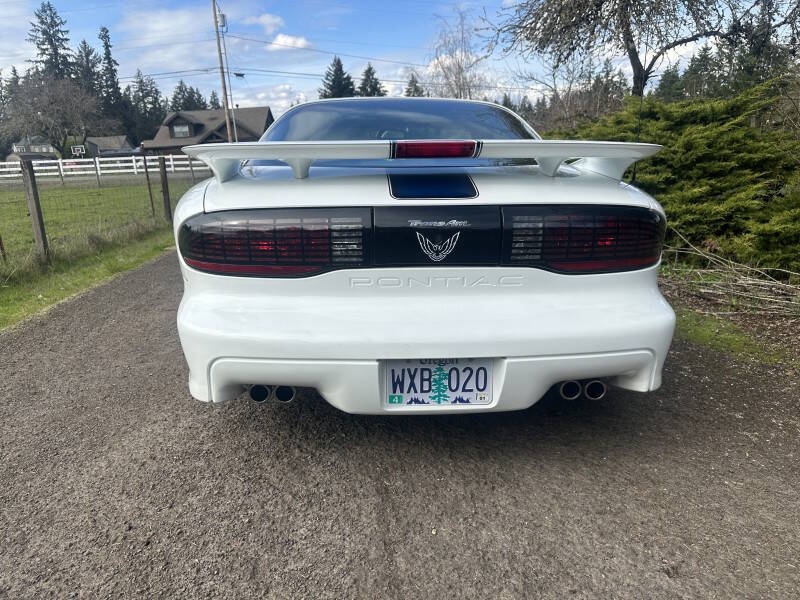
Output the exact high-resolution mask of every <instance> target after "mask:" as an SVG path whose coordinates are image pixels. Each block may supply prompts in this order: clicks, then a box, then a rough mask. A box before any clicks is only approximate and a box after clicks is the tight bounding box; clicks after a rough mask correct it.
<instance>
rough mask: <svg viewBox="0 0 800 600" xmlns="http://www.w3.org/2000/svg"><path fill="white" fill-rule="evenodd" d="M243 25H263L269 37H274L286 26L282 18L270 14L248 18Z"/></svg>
mask: <svg viewBox="0 0 800 600" xmlns="http://www.w3.org/2000/svg"><path fill="white" fill-rule="evenodd" d="M242 23H244V24H245V25H261V26H262V27H263V28H264V33H266V34H267V35H272V34H273V33H275V32H276V31H278V29H280V28H282V27H283V26H285V25H286V23H284V22H283V19H282V18H281V17H279V16H278V15H271V14H269V13H264V14H263V15H259V16H258V17H252V16H251V17H246V18H245V19H244V20H243V21H242Z"/></svg>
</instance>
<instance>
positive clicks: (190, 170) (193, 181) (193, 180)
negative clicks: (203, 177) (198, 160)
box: [189, 156, 197, 184]
mask: <svg viewBox="0 0 800 600" xmlns="http://www.w3.org/2000/svg"><path fill="white" fill-rule="evenodd" d="M189 172H190V173H191V174H192V184H195V183H197V182H196V181H195V179H194V167H193V166H192V157H191V156H190V157H189Z"/></svg>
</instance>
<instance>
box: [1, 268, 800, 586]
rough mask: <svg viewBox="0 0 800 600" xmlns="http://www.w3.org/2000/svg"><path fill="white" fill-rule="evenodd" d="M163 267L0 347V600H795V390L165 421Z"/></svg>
mask: <svg viewBox="0 0 800 600" xmlns="http://www.w3.org/2000/svg"><path fill="white" fill-rule="evenodd" d="M180 292H181V279H180V275H179V273H178V269H177V266H176V260H175V256H174V255H173V254H168V255H166V256H165V257H163V258H161V259H159V260H157V261H156V262H154V263H151V264H149V265H147V266H145V267H143V268H141V269H138V270H136V271H133V272H131V273H129V274H127V275H124V276H122V277H119V278H117V279H115V280H113V281H112V282H111V283H109V284H107V285H104V286H102V287H99V288H97V289H95V290H93V291H91V292H89V293H88V294H86V295H84V296H81V297H79V298H77V299H75V300H73V301H70V302H67V303H64V304H61V305H59V306H57V307H56V308H55V309H53V310H52V311H51V312H50V313H49V314H48V315H46V316H45V317H43V318H40V319H38V320H35V321H31V322H28V323H27V324H25V325H23V326H22V327H18V328H16V329H14V330H12V331H8V332H5V333H0V356H2V358H1V359H0V360H1V361H2V362H1V363H0V596H5V597H26V596H27V597H34V596H35V597H46V596H59V597H64V596H68V595H72V594H74V595H80V596H91V597H98V596H111V595H113V596H119V595H126V596H131V595H142V594H145V593H147V594H148V595H150V596H162V597H193V596H212V595H213V596H216V597H223V596H224V597H238V598H242V597H250V596H252V597H255V596H262V595H265V593H267V592H268V593H269V594H270V595H272V596H275V597H335V598H343V597H397V598H400V597H402V598H414V597H417V598H445V597H448V598H450V597H473V598H488V597H494V598H507V597H508V598H510V597H519V596H528V597H531V596H542V597H552V598H564V597H648V596H649V597H687V596H694V597H706V598H714V597H718V598H730V597H773V598H777V597H784V598H787V597H791V596H794V597H796V594H797V590H798V589H800V558H799V557H800V493H799V490H800V485H798V484H799V483H800V469H799V468H798V460H799V459H800V410H798V409H800V406H799V404H800V403H799V402H798V396H800V389H799V387H798V385H797V383H796V382H795V381H792V380H790V379H787V378H786V376H785V374H784V373H782V372H781V371H780V369H777V368H772V367H765V366H762V365H760V364H758V363H751V362H747V361H742V360H734V359H731V358H729V357H726V356H724V355H720V354H717V353H713V352H711V351H707V350H704V349H701V348H698V347H692V346H688V345H686V344H684V343H676V344H675V345H674V347H673V351H672V355H671V356H670V359H669V361H668V369H667V372H666V374H665V383H664V387H663V388H662V390H661V391H659V392H658V393H656V394H651V395H638V394H634V393H627V392H621V391H613V392H612V394H611V397H610V398H609V399H607V400H604V401H602V402H598V403H593V404H589V403H584V402H577V403H572V404H565V403H563V402H561V401H559V400H557V399H554V398H549V399H546V400H544V401H543V402H541V403H539V404H538V405H536V406H535V407H533V408H532V409H530V410H528V411H525V412H521V413H506V414H496V415H488V416H480V415H478V416H457V417H438V418H425V417H422V418H421V417H397V418H380V417H357V416H350V415H347V414H344V413H341V412H338V411H336V410H335V409H333V408H331V407H329V406H328V405H327V404H326V403H325V402H324V401H322V400H321V399H320V398H318V397H317V396H315V395H313V394H305V395H303V396H302V397H301V398H300V400H299V401H296V402H294V403H293V404H290V405H288V406H284V405H276V404H266V405H262V406H258V405H254V404H253V403H251V402H247V401H244V400H241V401H236V402H233V403H230V404H228V405H226V406H223V407H211V406H206V405H203V404H200V403H198V402H196V401H194V400H192V399H191V398H190V397H189V394H188V392H187V388H186V375H187V372H186V367H185V365H184V362H183V356H182V354H181V351H180V347H179V344H178V339H177V335H176V328H175V310H176V307H177V304H178V301H179V297H180Z"/></svg>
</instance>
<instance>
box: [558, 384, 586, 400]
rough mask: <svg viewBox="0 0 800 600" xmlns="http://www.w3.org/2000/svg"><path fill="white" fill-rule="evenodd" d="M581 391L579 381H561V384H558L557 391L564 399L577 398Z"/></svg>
mask: <svg viewBox="0 0 800 600" xmlns="http://www.w3.org/2000/svg"><path fill="white" fill-rule="evenodd" d="M581 391H582V386H581V382H580V381H575V380H570V381H562V382H561V385H560V386H558V393H559V394H561V397H562V398H563V399H564V400H577V399H578V398H579V397H580V395H581Z"/></svg>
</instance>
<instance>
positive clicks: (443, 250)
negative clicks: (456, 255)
mask: <svg viewBox="0 0 800 600" xmlns="http://www.w3.org/2000/svg"><path fill="white" fill-rule="evenodd" d="M459 235H461V232H460V231H457V232H456V233H455V235H453V236H451V237H449V238H447V239H446V240H445V241H443V242H442V243H441V244H434V243H433V242H432V241H430V240H429V239H428V238H426V237H425V236H424V235H422V234H421V233H420V232H419V231H417V241H419V247H420V248H422V251H423V252H424V253H425V254H427V255H428V258H430V259H431V260H432V261H434V262H439V261H441V260H444V259H445V258H446V257H447V255H448V254H450V253H451V252H452V251H453V250H454V249H455V247H456V243H457V242H458V236H459Z"/></svg>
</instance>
